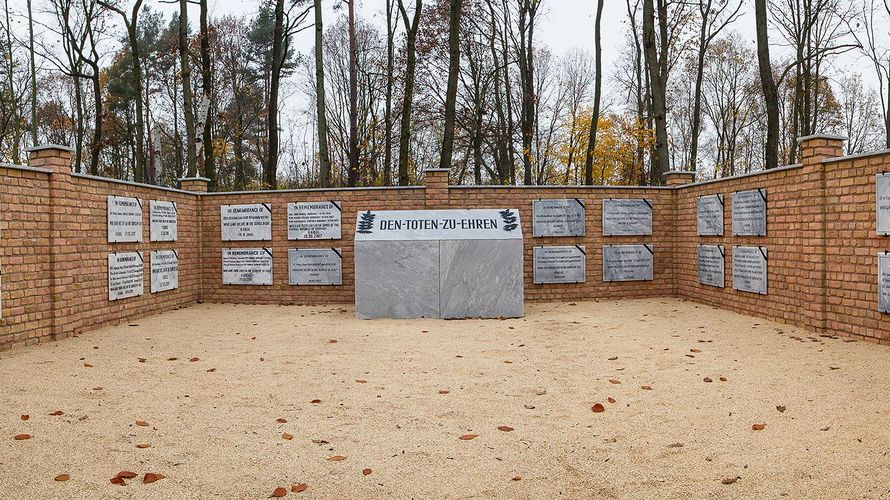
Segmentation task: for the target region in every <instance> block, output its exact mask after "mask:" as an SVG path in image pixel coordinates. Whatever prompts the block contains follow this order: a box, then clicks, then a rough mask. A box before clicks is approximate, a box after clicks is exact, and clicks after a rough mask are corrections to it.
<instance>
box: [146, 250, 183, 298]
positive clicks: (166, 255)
mask: <svg viewBox="0 0 890 500" xmlns="http://www.w3.org/2000/svg"><path fill="white" fill-rule="evenodd" d="M150 264H151V293H158V292H166V291H167V290H175V289H177V288H179V256H178V255H176V251H175V250H154V251H152V252H151V262H150Z"/></svg>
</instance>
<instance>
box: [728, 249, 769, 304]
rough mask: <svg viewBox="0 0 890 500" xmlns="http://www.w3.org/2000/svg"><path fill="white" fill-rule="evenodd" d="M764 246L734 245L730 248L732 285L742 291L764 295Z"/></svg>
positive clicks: (765, 267)
mask: <svg viewBox="0 0 890 500" xmlns="http://www.w3.org/2000/svg"><path fill="white" fill-rule="evenodd" d="M766 250H767V249H766V247H759V246H758V247H739V246H737V247H734V248H733V249H732V287H733V288H734V289H736V290H740V291H743V292H753V293H759V294H761V295H766V290H767V260H768V259H767V251H766Z"/></svg>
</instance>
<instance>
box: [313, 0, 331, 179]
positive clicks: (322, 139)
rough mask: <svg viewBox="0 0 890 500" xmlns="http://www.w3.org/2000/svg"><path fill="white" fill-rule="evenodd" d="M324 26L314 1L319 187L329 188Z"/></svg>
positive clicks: (329, 161)
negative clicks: (323, 49)
mask: <svg viewBox="0 0 890 500" xmlns="http://www.w3.org/2000/svg"><path fill="white" fill-rule="evenodd" d="M323 44H324V26H323V24H322V17H321V0H315V112H316V120H317V126H318V164H319V185H320V186H321V187H331V154H330V152H329V151H328V118H327V110H326V103H325V92H324V54H323V52H322V47H323Z"/></svg>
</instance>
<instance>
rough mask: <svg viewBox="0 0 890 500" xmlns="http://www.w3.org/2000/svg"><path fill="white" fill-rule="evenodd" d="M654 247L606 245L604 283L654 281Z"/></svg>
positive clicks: (604, 250)
mask: <svg viewBox="0 0 890 500" xmlns="http://www.w3.org/2000/svg"><path fill="white" fill-rule="evenodd" d="M653 255H654V248H653V246H652V245H606V246H604V247H603V281H649V280H652V274H653V272H652V268H653Z"/></svg>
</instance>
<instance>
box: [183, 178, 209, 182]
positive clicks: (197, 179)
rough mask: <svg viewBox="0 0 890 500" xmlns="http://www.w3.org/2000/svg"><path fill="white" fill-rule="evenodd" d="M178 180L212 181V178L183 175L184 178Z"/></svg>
mask: <svg viewBox="0 0 890 500" xmlns="http://www.w3.org/2000/svg"><path fill="white" fill-rule="evenodd" d="M177 180H178V181H179V182H183V181H204V182H210V179H208V178H207V177H182V178H180V179H177Z"/></svg>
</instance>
